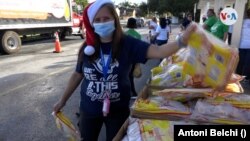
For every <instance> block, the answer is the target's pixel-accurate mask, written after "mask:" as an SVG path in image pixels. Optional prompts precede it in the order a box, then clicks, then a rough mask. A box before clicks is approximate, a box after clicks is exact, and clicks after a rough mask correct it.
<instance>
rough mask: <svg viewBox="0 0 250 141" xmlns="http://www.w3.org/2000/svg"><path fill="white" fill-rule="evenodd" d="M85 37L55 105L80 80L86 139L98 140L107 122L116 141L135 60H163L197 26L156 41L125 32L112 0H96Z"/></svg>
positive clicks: (125, 113)
mask: <svg viewBox="0 0 250 141" xmlns="http://www.w3.org/2000/svg"><path fill="white" fill-rule="evenodd" d="M83 22H84V25H85V28H86V40H85V41H84V43H83V45H82V46H81V48H80V51H79V54H78V59H77V64H76V69H75V70H74V72H73V73H72V75H71V77H70V79H69V82H68V84H67V87H66V89H65V91H64V94H63V95H62V96H61V97H60V98H59V100H58V101H57V102H56V103H55V105H54V107H53V111H54V112H55V113H57V112H59V111H60V110H61V109H62V108H63V107H64V106H65V105H66V103H67V101H68V100H69V98H70V97H71V96H72V94H73V92H74V91H75V89H76V88H77V87H78V86H79V85H80V84H81V91H80V95H81V98H80V118H79V129H80V134H81V138H82V140H84V141H97V139H98V136H99V133H100V130H101V128H102V125H103V124H104V126H105V129H106V140H107V141H112V139H113V138H114V136H115V135H116V134H117V132H118V131H119V129H120V128H121V127H122V125H123V123H124V122H125V120H126V119H127V118H128V117H129V115H130V107H129V105H130V98H131V94H130V93H131V85H130V79H129V72H130V71H131V65H133V64H135V63H146V61H147V60H148V59H161V58H165V57H168V56H170V55H172V54H174V53H176V52H177V51H178V50H179V49H181V48H183V47H186V46H187V42H188V39H189V37H190V35H191V34H192V33H193V32H195V31H196V29H197V25H196V24H193V25H192V26H189V27H188V28H187V29H186V30H185V32H184V33H183V35H182V36H180V37H179V38H178V39H177V40H176V41H173V42H171V43H168V44H163V45H161V46H159V47H158V46H157V45H154V44H149V43H147V42H145V41H142V40H139V39H136V38H133V37H131V36H128V35H126V34H124V33H123V31H122V28H121V24H120V20H119V17H118V15H117V13H116V10H115V6H114V4H113V2H112V1H111V0H96V1H95V2H93V3H90V4H89V5H87V7H86V8H85V9H84V12H83Z"/></svg>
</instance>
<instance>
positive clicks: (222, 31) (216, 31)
mask: <svg viewBox="0 0 250 141" xmlns="http://www.w3.org/2000/svg"><path fill="white" fill-rule="evenodd" d="M222 10H223V8H220V9H219V11H218V19H217V21H216V23H215V24H214V25H213V26H212V27H211V29H210V30H211V31H210V32H211V33H212V34H213V35H214V36H216V37H217V38H219V39H221V40H223V41H224V42H225V41H226V40H227V34H228V28H229V27H228V25H225V24H223V23H222V21H221V20H220V12H221V11H222Z"/></svg>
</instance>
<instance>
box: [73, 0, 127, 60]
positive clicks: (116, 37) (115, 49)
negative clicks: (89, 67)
mask: <svg viewBox="0 0 250 141" xmlns="http://www.w3.org/2000/svg"><path fill="white" fill-rule="evenodd" d="M103 7H107V8H108V10H109V12H110V13H111V15H113V16H114V20H115V31H114V33H113V37H112V38H113V40H112V60H115V59H117V58H118V56H119V54H120V50H121V42H122V39H123V36H124V34H123V31H122V27H121V24H120V20H119V17H118V15H117V13H116V10H115V7H114V5H113V4H110V3H107V4H104V5H103V6H102V7H101V8H103ZM100 44H101V40H100V36H99V35H98V34H96V33H95V44H94V48H95V53H94V54H93V55H92V56H89V57H90V60H91V61H94V60H96V59H97V58H98V57H99V56H100ZM86 46H87V44H86V43H83V44H82V46H81V49H80V51H79V53H78V61H80V62H81V61H82V56H83V55H84V53H83V50H84V48H85V47H86Z"/></svg>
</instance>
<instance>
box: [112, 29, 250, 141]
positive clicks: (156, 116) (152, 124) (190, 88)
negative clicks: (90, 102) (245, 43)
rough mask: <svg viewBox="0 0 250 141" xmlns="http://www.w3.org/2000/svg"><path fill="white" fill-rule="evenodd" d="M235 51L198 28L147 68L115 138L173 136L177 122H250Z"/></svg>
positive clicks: (247, 98) (248, 101) (165, 140)
mask: <svg viewBox="0 0 250 141" xmlns="http://www.w3.org/2000/svg"><path fill="white" fill-rule="evenodd" d="M238 59H239V57H238V50H237V48H234V47H229V46H228V45H227V44H225V43H224V42H222V41H220V40H219V39H216V38H215V37H213V36H212V35H210V34H209V33H206V32H205V31H204V30H203V29H201V28H200V27H199V28H198V29H197V32H195V33H193V34H192V35H191V37H190V39H189V42H188V47H187V48H185V49H181V50H179V51H178V52H177V53H175V54H174V55H172V56H170V57H168V58H165V59H164V60H162V62H161V63H160V64H159V66H157V67H155V68H153V69H152V70H151V72H152V76H151V78H150V80H149V81H148V84H147V85H146V86H145V87H144V88H143V90H142V91H141V93H140V95H139V96H138V98H137V99H136V101H135V102H134V103H133V105H132V107H131V117H130V118H129V119H128V120H127V121H126V122H125V123H124V126H123V127H122V128H121V130H120V132H119V133H118V134H117V136H116V138H115V139H114V140H123V141H127V140H130V139H136V140H138V141H139V140H143V141H147V140H148V141H149V140H150V139H151V140H152V139H153V138H155V139H156V138H157V140H159V141H161V140H162V141H169V140H172V139H173V131H172V130H173V125H176V124H190V125H193V124H198V125H201V124H202V125H203V124H218V125H219V124H237V125H238V124H250V95H249V94H244V90H243V88H242V87H241V84H240V81H242V80H243V79H244V76H240V75H238V74H235V73H234V71H235V68H236V66H237V64H238Z"/></svg>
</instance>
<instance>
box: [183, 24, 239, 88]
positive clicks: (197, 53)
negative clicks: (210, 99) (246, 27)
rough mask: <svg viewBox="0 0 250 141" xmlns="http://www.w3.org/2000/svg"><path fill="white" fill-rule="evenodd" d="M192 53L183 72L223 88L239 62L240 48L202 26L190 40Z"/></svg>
mask: <svg viewBox="0 0 250 141" xmlns="http://www.w3.org/2000/svg"><path fill="white" fill-rule="evenodd" d="M188 46H189V48H190V54H189V55H188V57H187V58H186V59H185V61H184V65H183V72H185V73H187V74H189V75H191V76H192V77H196V76H199V78H200V79H202V81H201V82H202V83H203V84H202V85H204V86H209V87H212V88H216V89H223V88H224V87H225V86H226V84H227V83H228V81H229V80H230V78H231V75H232V74H233V72H234V70H235V68H236V66H237V64H238V60H239V57H238V49H237V48H234V47H229V46H228V45H227V44H225V43H224V42H222V41H220V40H219V39H217V38H216V37H214V36H213V35H211V34H209V33H207V32H205V31H204V30H203V29H202V28H201V27H199V28H198V29H197V31H196V32H195V33H193V34H192V35H191V36H190V38H189V41H188Z"/></svg>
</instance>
